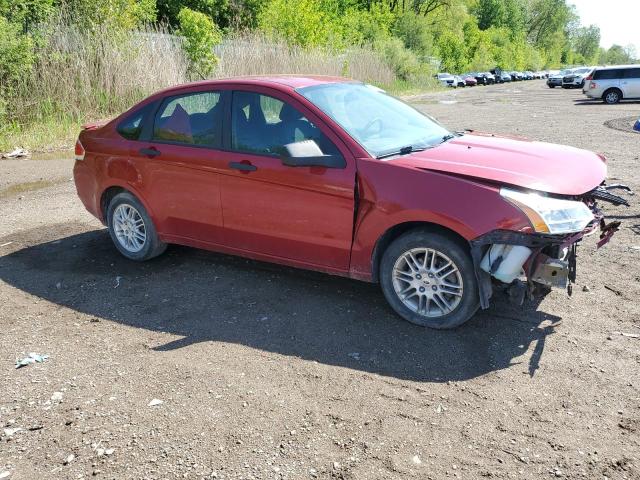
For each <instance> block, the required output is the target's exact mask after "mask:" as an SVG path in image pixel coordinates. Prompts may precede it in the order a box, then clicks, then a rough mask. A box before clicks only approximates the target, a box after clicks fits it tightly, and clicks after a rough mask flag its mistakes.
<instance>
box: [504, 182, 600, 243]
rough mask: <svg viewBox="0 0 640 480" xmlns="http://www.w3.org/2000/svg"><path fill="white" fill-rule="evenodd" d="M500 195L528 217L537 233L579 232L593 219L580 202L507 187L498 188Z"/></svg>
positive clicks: (591, 214)
mask: <svg viewBox="0 0 640 480" xmlns="http://www.w3.org/2000/svg"><path fill="white" fill-rule="evenodd" d="M500 195H502V196H503V197H504V198H506V199H507V200H508V201H509V202H511V203H512V204H513V205H515V206H516V207H518V208H519V209H520V210H522V212H523V213H524V214H525V215H526V216H527V217H528V218H529V221H530V222H531V225H533V228H534V230H535V231H536V232H539V233H552V234H561V233H575V232H581V231H582V230H584V229H585V227H586V226H587V225H589V223H591V221H592V220H593V213H591V210H589V207H587V206H586V205H585V204H584V203H582V202H577V201H573V200H560V199H557V198H551V197H544V196H542V195H540V194H537V193H525V192H518V191H515V190H509V189H508V188H502V189H500Z"/></svg>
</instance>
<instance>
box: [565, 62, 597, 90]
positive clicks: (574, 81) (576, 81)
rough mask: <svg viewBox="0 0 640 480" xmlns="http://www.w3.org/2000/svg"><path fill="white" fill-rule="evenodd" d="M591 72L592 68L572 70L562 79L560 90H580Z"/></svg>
mask: <svg viewBox="0 0 640 480" xmlns="http://www.w3.org/2000/svg"><path fill="white" fill-rule="evenodd" d="M592 71H593V67H579V68H573V69H571V71H570V72H569V73H567V74H566V75H565V76H564V77H562V88H582V87H584V84H585V79H586V78H587V77H588V76H589V74H590V73H591V72H592Z"/></svg>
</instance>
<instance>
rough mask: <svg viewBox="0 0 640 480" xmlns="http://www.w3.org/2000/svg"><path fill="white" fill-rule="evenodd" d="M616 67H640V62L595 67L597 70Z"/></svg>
mask: <svg viewBox="0 0 640 480" xmlns="http://www.w3.org/2000/svg"><path fill="white" fill-rule="evenodd" d="M614 68H640V64H635V65H609V66H606V67H595V70H612V69H614Z"/></svg>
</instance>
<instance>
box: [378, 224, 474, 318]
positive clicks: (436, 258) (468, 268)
mask: <svg viewBox="0 0 640 480" xmlns="http://www.w3.org/2000/svg"><path fill="white" fill-rule="evenodd" d="M380 284H381V286H382V291H383V293H384V296H385V298H386V299H387V302H389V305H390V306H391V308H393V310H395V312H396V313H398V314H399V315H400V316H401V317H402V318H404V319H405V320H407V321H409V322H411V323H415V324H417V325H421V326H424V327H429V328H436V329H447V328H455V327H457V326H459V325H462V324H463V323H465V322H466V321H467V320H469V319H470V318H471V317H472V316H473V315H474V313H475V312H476V311H477V310H478V306H479V298H478V282H477V280H476V276H475V271H474V267H473V262H472V261H471V256H470V254H469V251H468V247H466V246H465V245H464V244H463V242H461V241H458V240H457V239H455V238H453V237H450V236H448V235H446V234H443V233H438V232H431V231H429V230H425V229H418V230H412V231H410V232H407V233H405V234H404V235H402V236H400V237H398V238H397V239H396V240H394V241H393V243H391V245H389V247H388V248H387V250H386V251H385V252H384V254H383V256H382V262H381V263H380Z"/></svg>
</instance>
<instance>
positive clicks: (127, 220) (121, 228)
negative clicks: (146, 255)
mask: <svg viewBox="0 0 640 480" xmlns="http://www.w3.org/2000/svg"><path fill="white" fill-rule="evenodd" d="M113 231H114V232H115V234H116V238H117V239H118V243H120V245H121V246H122V247H123V248H124V249H125V250H127V251H128V252H131V253H136V252H139V251H140V250H142V248H143V247H144V244H145V242H146V241H147V229H146V228H145V225H144V220H143V219H142V216H141V215H140V212H138V210H136V209H135V207H132V206H131V205H128V204H126V203H123V204H122V205H118V207H117V208H116V209H115V211H114V212H113Z"/></svg>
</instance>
